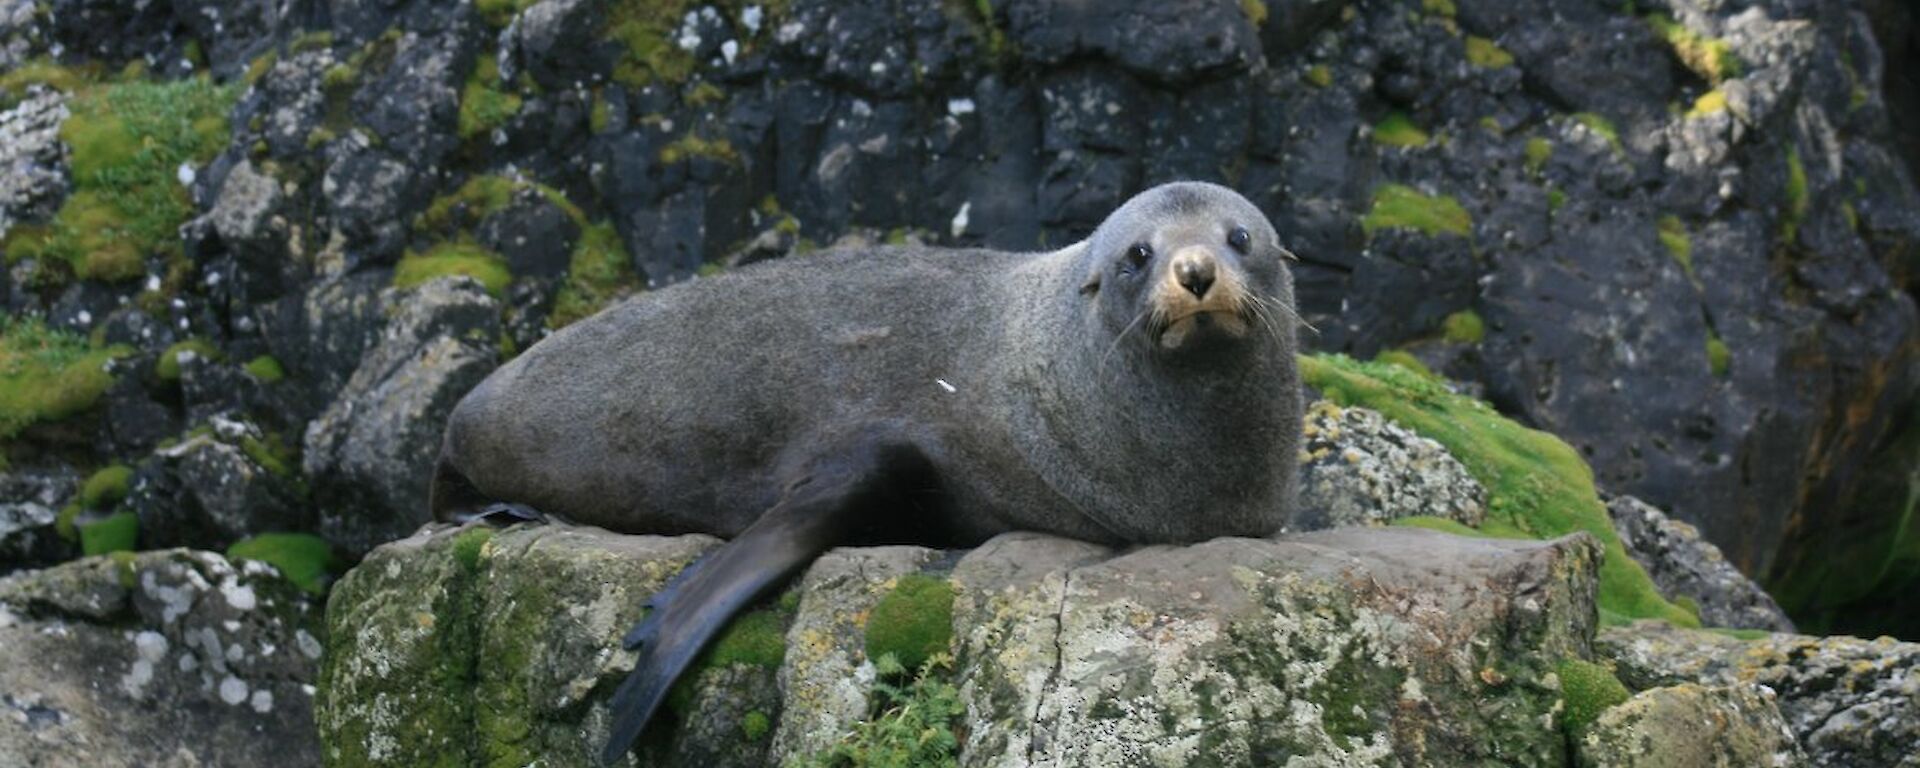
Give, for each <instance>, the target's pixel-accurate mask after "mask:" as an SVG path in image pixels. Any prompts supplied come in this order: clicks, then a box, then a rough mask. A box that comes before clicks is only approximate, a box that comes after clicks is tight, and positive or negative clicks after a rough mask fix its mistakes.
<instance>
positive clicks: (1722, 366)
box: [1707, 329, 1733, 378]
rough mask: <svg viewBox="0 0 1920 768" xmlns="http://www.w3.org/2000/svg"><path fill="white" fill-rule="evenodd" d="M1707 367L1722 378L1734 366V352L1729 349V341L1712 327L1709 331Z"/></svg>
mask: <svg viewBox="0 0 1920 768" xmlns="http://www.w3.org/2000/svg"><path fill="white" fill-rule="evenodd" d="M1707 367H1708V369H1709V370H1711V371H1713V375H1714V376H1718V377H1721V378H1725V377H1726V375H1727V371H1728V370H1730V369H1731V368H1732V367H1733V353H1732V352H1729V351H1728V350H1727V343H1726V342H1725V341H1722V340H1720V334H1718V333H1714V332H1713V331H1712V330H1711V329H1709V330H1708V331H1707Z"/></svg>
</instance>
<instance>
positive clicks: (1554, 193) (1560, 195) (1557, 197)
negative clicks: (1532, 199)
mask: <svg viewBox="0 0 1920 768" xmlns="http://www.w3.org/2000/svg"><path fill="white" fill-rule="evenodd" d="M1566 205H1567V193H1566V192H1563V191H1561V190H1560V189H1559V188H1558V187H1555V188H1552V189H1548V190H1547V213H1553V212H1554V211H1558V210H1560V209H1561V208H1564V207H1566Z"/></svg>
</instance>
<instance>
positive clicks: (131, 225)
mask: <svg viewBox="0 0 1920 768" xmlns="http://www.w3.org/2000/svg"><path fill="white" fill-rule="evenodd" d="M237 93H238V87H237V86H231V85H229V86H217V85H214V84H213V83H212V81H210V80H208V79H206V78H205V77H198V78H189V79H185V80H177V81H174V82H168V83H147V82H138V81H135V82H125V83H116V84H112V85H103V86H96V87H91V88H86V89H84V90H82V91H80V92H79V93H78V94H76V95H75V97H74V98H73V99H72V100H71V101H69V102H68V107H69V108H70V109H71V110H72V116H71V117H69V118H67V121H66V122H65V123H64V124H62V125H61V127H60V138H61V140H62V141H65V142H66V143H67V144H68V146H69V147H70V148H71V152H70V154H69V168H70V170H71V172H72V176H73V193H72V194H71V195H69V196H68V197H67V200H66V202H65V203H64V204H62V205H61V206H60V210H59V211H57V212H56V213H55V214H54V216H53V220H52V222H51V223H50V224H49V225H48V226H47V227H46V228H45V229H43V230H41V231H39V232H38V233H37V236H34V237H19V238H16V237H12V236H9V237H8V244H7V258H8V259H9V260H11V261H18V260H19V259H21V258H26V257H33V258H42V259H48V260H51V261H56V262H61V263H65V264H67V265H69V266H70V267H71V268H72V270H73V272H74V274H76V275H78V276H80V277H82V278H85V279H89V280H107V281H115V280H127V279H131V278H136V277H139V276H140V275H141V274H142V273H143V272H144V270H145V267H144V260H145V259H146V257H147V256H149V255H154V254H159V255H163V256H169V257H174V258H178V257H179V255H180V242H179V239H180V238H179V234H178V231H177V230H178V229H179V227H180V224H181V223H183V222H185V221H186V220H187V218H188V217H189V216H191V215H192V214H193V203H192V201H191V200H189V199H188V197H187V192H186V189H185V188H183V187H182V186H181V184H180V181H179V179H178V178H177V176H178V174H179V169H180V166H181V165H183V164H188V165H199V164H203V163H205V162H207V161H208V160H210V159H212V158H213V156H214V155H215V154H216V153H218V152H219V151H220V148H221V147H223V146H225V144H226V142H227V118H226V114H227V109H228V107H229V106H230V105H231V104H232V103H233V99H234V97H235V95H236V94H237Z"/></svg>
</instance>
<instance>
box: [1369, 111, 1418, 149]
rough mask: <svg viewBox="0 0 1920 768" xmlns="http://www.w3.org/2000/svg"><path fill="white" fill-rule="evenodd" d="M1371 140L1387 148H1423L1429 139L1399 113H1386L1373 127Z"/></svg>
mask: <svg viewBox="0 0 1920 768" xmlns="http://www.w3.org/2000/svg"><path fill="white" fill-rule="evenodd" d="M1373 140H1374V143H1377V144H1385V145H1387V146H1389V147H1424V146H1426V145H1427V142H1428V141H1430V140H1431V137H1429V136H1427V132H1426V131H1423V130H1420V127H1419V126H1417V125H1414V124H1413V121H1412V120H1409V119H1407V116H1406V115H1405V114H1403V113H1400V112H1391V113H1388V114H1387V116H1386V118H1385V119H1383V120H1381V121H1380V122H1379V123H1378V124H1376V125H1374V126H1373Z"/></svg>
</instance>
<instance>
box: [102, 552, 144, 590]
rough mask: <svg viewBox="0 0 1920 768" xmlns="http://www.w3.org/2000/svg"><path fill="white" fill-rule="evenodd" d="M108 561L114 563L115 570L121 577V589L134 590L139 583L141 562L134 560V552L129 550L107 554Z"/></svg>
mask: <svg viewBox="0 0 1920 768" xmlns="http://www.w3.org/2000/svg"><path fill="white" fill-rule="evenodd" d="M107 559H109V560H112V561H113V569H114V570H115V571H116V572H117V575H118V576H119V581H120V586H121V587H124V588H126V589H133V587H134V585H135V584H137V583H139V574H138V573H137V571H138V567H137V566H138V563H139V561H138V560H137V559H135V558H134V556H133V553H132V552H130V551H127V550H120V551H118V552H109V553H107Z"/></svg>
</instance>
